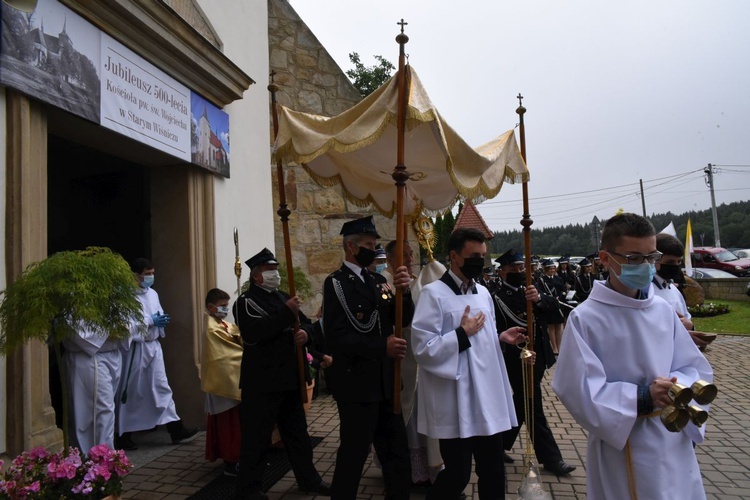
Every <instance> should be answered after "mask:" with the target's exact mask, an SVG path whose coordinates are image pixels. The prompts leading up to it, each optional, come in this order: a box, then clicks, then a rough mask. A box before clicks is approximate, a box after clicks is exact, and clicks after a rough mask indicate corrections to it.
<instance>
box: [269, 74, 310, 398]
mask: <svg viewBox="0 0 750 500" xmlns="http://www.w3.org/2000/svg"><path fill="white" fill-rule="evenodd" d="M274 74H275V72H273V71H272V72H271V83H270V84H269V85H268V91H269V92H271V116H272V118H273V137H274V140H275V139H276V137H277V136H278V135H279V116H278V109H277V107H278V106H277V102H276V92H278V90H279V86H278V85H276V84H275V83H273V76H274ZM276 180H277V181H278V182H277V184H278V185H279V209H278V210H277V211H276V213H277V214H279V217H280V218H281V231H282V233H283V235H284V256H285V258H286V259H285V261H286V275H287V279H288V280H289V295H290V296H292V297H294V296H295V295H297V293H296V290H295V287H294V266H293V264H292V245H291V242H290V239H289V215H290V214H291V213H292V212H291V210H289V208H287V205H286V187H285V185H284V169H283V168H282V165H281V158H280V157H278V156H277V157H276ZM294 330H295V331H297V330H299V315H298V316H297V320H296V321H295V322H294ZM294 350H295V353H296V355H297V379H298V380H299V392H300V397H301V399H302V402H303V403H307V380H306V378H305V355H304V353H303V352H302V346H298V345H297V344H296V343H295V345H294Z"/></svg>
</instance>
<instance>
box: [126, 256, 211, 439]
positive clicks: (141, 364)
mask: <svg viewBox="0 0 750 500" xmlns="http://www.w3.org/2000/svg"><path fill="white" fill-rule="evenodd" d="M131 267H132V269H133V273H134V274H135V276H136V279H137V280H138V283H139V288H138V289H137V290H136V298H137V299H138V301H139V302H140V303H141V305H142V307H143V321H144V322H145V327H146V333H145V334H143V333H142V332H141V326H144V325H134V326H133V329H132V332H131V336H130V339H131V343H130V347H129V349H123V350H121V353H122V377H121V381H120V388H119V391H118V397H117V404H118V409H117V418H118V423H117V431H118V434H119V435H120V439H119V443H118V445H119V446H120V447H121V448H123V449H125V450H127V449H136V445H135V443H134V442H133V441H132V438H131V437H130V433H131V432H135V431H141V430H149V429H153V428H154V427H156V426H157V425H163V424H166V425H167V431H168V432H169V434H170V436H171V438H172V442H173V443H175V444H177V443H180V442H182V441H185V440H187V439H189V438H191V437H193V436H194V435H195V434H196V433H197V432H198V429H196V428H193V429H186V428H185V426H184V425H183V424H182V421H181V420H180V417H178V416H177V409H176V408H175V404H174V400H173V399H172V389H171V387H169V381H168V380H167V371H166V368H165V367H164V353H163V352H162V348H161V343H160V342H159V339H160V338H162V337H164V335H165V333H164V327H165V326H166V325H167V323H169V315H168V314H165V313H164V309H163V308H162V306H161V303H160V302H159V294H158V293H156V291H155V290H154V289H153V288H151V286H152V285H153V283H154V274H155V273H154V266H153V264H152V263H151V262H150V261H149V260H147V259H143V258H140V259H137V260H136V261H135V262H134V263H133V265H132V266H131Z"/></svg>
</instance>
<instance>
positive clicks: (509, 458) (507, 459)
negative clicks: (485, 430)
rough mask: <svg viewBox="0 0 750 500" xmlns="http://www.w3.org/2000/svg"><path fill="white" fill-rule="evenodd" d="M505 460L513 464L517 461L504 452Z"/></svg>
mask: <svg viewBox="0 0 750 500" xmlns="http://www.w3.org/2000/svg"><path fill="white" fill-rule="evenodd" d="M503 462H505V463H506V464H512V463H513V462H515V460H513V457H511V456H510V455H508V454H507V453H505V452H503Z"/></svg>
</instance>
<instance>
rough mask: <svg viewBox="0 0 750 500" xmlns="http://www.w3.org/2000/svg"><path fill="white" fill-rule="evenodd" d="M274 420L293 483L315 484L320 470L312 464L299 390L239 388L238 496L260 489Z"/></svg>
mask: <svg viewBox="0 0 750 500" xmlns="http://www.w3.org/2000/svg"><path fill="white" fill-rule="evenodd" d="M274 423H277V424H278V426H279V434H281V439H282V440H283V441H284V449H285V450H286V453H287V455H288V456H289V463H290V464H292V471H294V477H295V478H296V479H297V484H298V485H299V486H300V487H301V488H304V487H306V486H307V487H311V486H317V485H318V484H319V483H320V481H321V478H320V474H318V471H317V470H315V466H314V465H313V451H312V445H311V444H310V435H309V434H308V433H307V420H306V419H305V410H304V409H303V407H302V400H301V398H300V394H299V391H298V390H292V391H284V392H272V393H267V394H262V393H251V392H249V391H242V402H241V403H240V428H241V431H242V444H241V447H240V470H239V475H238V476H237V493H238V496H239V497H241V496H243V495H245V494H248V493H254V492H257V491H260V487H261V483H262V478H263V469H264V468H265V465H266V462H265V460H263V455H264V454H265V452H266V451H267V450H268V446H269V444H270V442H271V433H272V432H273V425H274Z"/></svg>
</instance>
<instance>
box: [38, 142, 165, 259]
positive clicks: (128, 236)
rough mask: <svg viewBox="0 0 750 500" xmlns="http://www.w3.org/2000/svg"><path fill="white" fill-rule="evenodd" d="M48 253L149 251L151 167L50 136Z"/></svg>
mask: <svg viewBox="0 0 750 500" xmlns="http://www.w3.org/2000/svg"><path fill="white" fill-rule="evenodd" d="M48 141H49V142H48V158H47V178H48V214H47V220H48V223H49V224H48V254H49V255H52V254H53V253H56V252H60V251H64V250H81V249H83V248H86V247H88V246H100V247H108V248H110V249H111V250H112V251H114V252H116V253H119V254H120V255H122V256H123V258H124V259H125V260H126V261H128V262H132V261H133V260H134V259H136V258H138V257H143V256H150V255H151V214H150V208H149V205H150V175H149V169H147V168H145V167H143V166H142V165H138V164H136V163H132V162H129V161H126V160H122V159H120V158H117V157H115V156H111V155H108V154H106V153H103V152H101V151H97V150H96V149H93V148H91V147H88V146H84V145H81V144H76V143H73V142H70V141H67V140H65V139H62V138H60V137H57V136H53V135H50V136H49V139H48Z"/></svg>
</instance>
